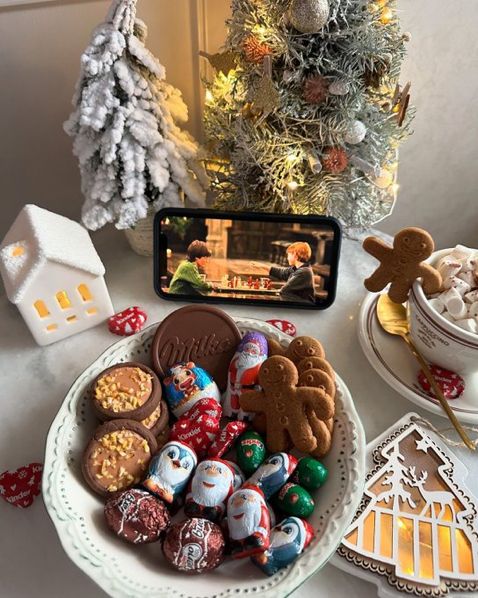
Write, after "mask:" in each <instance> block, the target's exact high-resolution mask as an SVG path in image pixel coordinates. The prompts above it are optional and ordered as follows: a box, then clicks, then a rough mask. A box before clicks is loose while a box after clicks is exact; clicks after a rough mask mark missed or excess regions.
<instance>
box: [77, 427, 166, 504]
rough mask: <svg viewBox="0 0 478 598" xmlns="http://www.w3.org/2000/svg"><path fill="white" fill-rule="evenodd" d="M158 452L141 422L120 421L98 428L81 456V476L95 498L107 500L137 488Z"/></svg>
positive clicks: (153, 440) (150, 435)
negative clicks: (95, 494) (96, 495)
mask: <svg viewBox="0 0 478 598" xmlns="http://www.w3.org/2000/svg"><path fill="white" fill-rule="evenodd" d="M156 449H157V444H156V439H155V437H154V436H153V434H152V433H151V432H150V431H149V430H148V429H147V428H145V427H144V426H143V425H142V424H141V423H140V422H136V421H133V420H126V419H119V420H114V421H110V422H107V423H105V424H103V425H102V426H100V427H99V428H98V429H97V430H96V432H95V435H94V437H93V438H92V440H91V441H90V443H89V444H88V446H87V447H86V450H85V453H84V455H83V462H82V471H83V476H84V478H85V480H86V482H87V483H88V485H89V486H90V487H91V489H92V490H94V491H95V492H96V493H97V494H100V495H102V496H108V495H109V494H111V493H113V492H117V491H119V490H126V489H127V488H130V487H131V486H134V485H135V484H139V482H140V481H141V478H142V477H143V475H144V473H145V471H146V470H147V468H148V465H149V462H150V460H151V455H152V454H154V452H155V451H156Z"/></svg>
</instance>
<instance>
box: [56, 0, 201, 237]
mask: <svg viewBox="0 0 478 598" xmlns="http://www.w3.org/2000/svg"><path fill="white" fill-rule="evenodd" d="M136 2H137V0H113V3H112V6H111V9H110V12H109V15H108V17H107V20H106V22H105V23H103V24H102V25H100V26H99V27H98V28H97V29H96V30H95V31H94V33H93V36H92V40H91V43H90V45H89V47H88V48H87V49H86V51H85V53H84V54H83V56H82V60H81V64H82V68H81V74H80V79H79V81H78V84H77V89H76V93H75V96H74V98H73V105H74V107H75V110H74V112H73V113H72V115H71V116H70V118H69V120H68V121H67V122H66V123H65V125H64V127H65V131H66V132H67V133H68V135H70V136H71V137H72V138H73V139H74V145H73V152H74V154H75V155H76V156H77V157H78V160H79V163H80V171H81V176H82V191H83V194H84V196H85V203H84V205H83V211H82V218H83V223H84V225H85V226H86V227H87V228H89V229H90V230H97V229H99V228H101V227H103V226H104V225H105V224H108V223H111V222H114V223H115V224H116V228H118V229H127V228H131V227H134V226H135V224H136V223H137V221H138V220H140V219H142V218H145V217H146V215H147V212H148V208H149V207H150V206H151V205H152V206H153V207H154V209H160V208H162V207H168V206H180V205H182V200H181V195H180V193H181V191H182V192H184V195H185V196H186V198H187V199H188V200H189V201H190V202H191V203H192V204H193V205H194V206H197V207H201V206H202V205H203V203H204V198H205V193H204V188H205V187H206V186H207V177H206V175H205V173H204V171H203V170H202V167H201V166H200V163H199V161H198V155H199V147H198V144H197V143H196V142H195V140H194V139H193V138H192V137H191V135H189V133H187V132H186V131H184V130H182V129H181V128H180V126H179V124H181V123H184V122H187V119H188V111H187V107H186V105H185V103H184V101H183V99H182V97H181V92H180V91H179V90H177V89H175V88H174V87H172V86H171V85H169V84H168V83H166V81H165V76H166V73H165V69H164V67H163V66H162V65H161V64H160V63H159V62H158V60H157V59H156V58H155V57H154V56H153V54H151V52H150V51H149V50H147V49H146V47H145V45H144V42H145V40H146V36H147V28H146V25H145V24H144V23H143V22H142V21H141V20H139V19H137V18H136Z"/></svg>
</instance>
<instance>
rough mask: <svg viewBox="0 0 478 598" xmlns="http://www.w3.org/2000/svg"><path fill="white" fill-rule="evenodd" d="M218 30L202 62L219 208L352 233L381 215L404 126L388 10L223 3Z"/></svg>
mask: <svg viewBox="0 0 478 598" xmlns="http://www.w3.org/2000/svg"><path fill="white" fill-rule="evenodd" d="M228 26H229V34H228V37H227V42H226V47H225V51H224V52H223V53H220V54H216V55H212V56H207V57H208V58H209V60H210V62H211V65H212V66H213V67H214V68H215V69H216V77H215V79H214V81H213V83H212V84H211V85H210V87H209V89H208V92H207V97H206V129H207V134H208V138H209V145H210V149H211V151H212V153H213V155H214V158H215V159H213V161H212V163H211V171H212V173H213V185H214V186H215V188H216V191H217V192H218V205H219V206H221V207H228V208H231V209H253V210H263V211H279V212H298V213H319V214H329V215H333V216H336V217H338V218H340V219H341V220H342V221H343V222H345V223H346V224H348V225H350V226H365V225H369V224H371V223H372V222H375V221H378V220H380V219H382V218H383V217H385V216H386V215H387V214H389V213H390V211H391V209H392V207H393V204H394V200H395V198H396V191H397V186H396V170H397V149H398V146H399V143H400V141H402V140H403V139H404V138H405V137H406V136H407V135H408V132H409V126H410V120H411V119H410V114H411V113H409V114H408V116H407V108H408V102H409V98H410V96H409V89H410V88H409V85H407V86H405V87H404V88H403V89H402V88H400V87H399V86H398V80H399V73H400V67H401V64H402V61H403V58H404V54H405V43H406V41H407V40H408V39H409V34H403V35H402V33H401V32H400V28H399V23H398V19H397V14H396V0H375V1H371V0H232V17H231V19H230V21H229V23H228Z"/></svg>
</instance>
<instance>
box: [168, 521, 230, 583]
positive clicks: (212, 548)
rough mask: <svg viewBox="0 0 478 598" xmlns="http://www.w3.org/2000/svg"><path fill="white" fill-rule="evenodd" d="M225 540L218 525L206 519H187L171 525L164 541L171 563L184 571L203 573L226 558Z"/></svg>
mask: <svg viewBox="0 0 478 598" xmlns="http://www.w3.org/2000/svg"><path fill="white" fill-rule="evenodd" d="M224 549H225V540H224V536H223V533H222V530H221V528H220V527H219V525H217V524H215V523H211V522H210V521H207V520H206V519H187V520H186V521H183V522H182V523H177V524H176V525H173V526H172V527H170V528H169V530H168V532H167V533H166V537H165V539H164V543H163V553H164V556H165V558H166V560H167V561H168V563H169V564H170V565H171V566H172V567H174V568H175V569H177V570H178V571H182V572H183V573H204V572H206V571H211V570H212V569H215V568H216V567H218V566H219V565H220V564H221V563H222V561H223V558H224Z"/></svg>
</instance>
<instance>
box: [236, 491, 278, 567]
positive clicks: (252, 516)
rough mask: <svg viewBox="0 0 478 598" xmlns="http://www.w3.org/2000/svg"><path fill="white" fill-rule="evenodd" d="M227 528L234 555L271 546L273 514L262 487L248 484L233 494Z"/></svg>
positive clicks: (237, 555) (248, 553)
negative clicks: (270, 511) (271, 514)
mask: <svg viewBox="0 0 478 598" xmlns="http://www.w3.org/2000/svg"><path fill="white" fill-rule="evenodd" d="M227 527H228V530H229V539H230V549H231V554H232V556H233V557H234V558H236V559H241V558H245V557H248V556H252V555H254V554H258V553H260V552H264V550H267V548H269V544H270V531H271V520H270V513H269V509H268V507H267V504H266V501H265V498H264V493H263V492H262V490H261V489H260V488H258V487H257V486H251V485H248V484H246V485H244V486H243V487H242V488H240V489H239V490H237V491H236V492H234V494H232V495H231V496H230V498H229V500H228V502H227Z"/></svg>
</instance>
